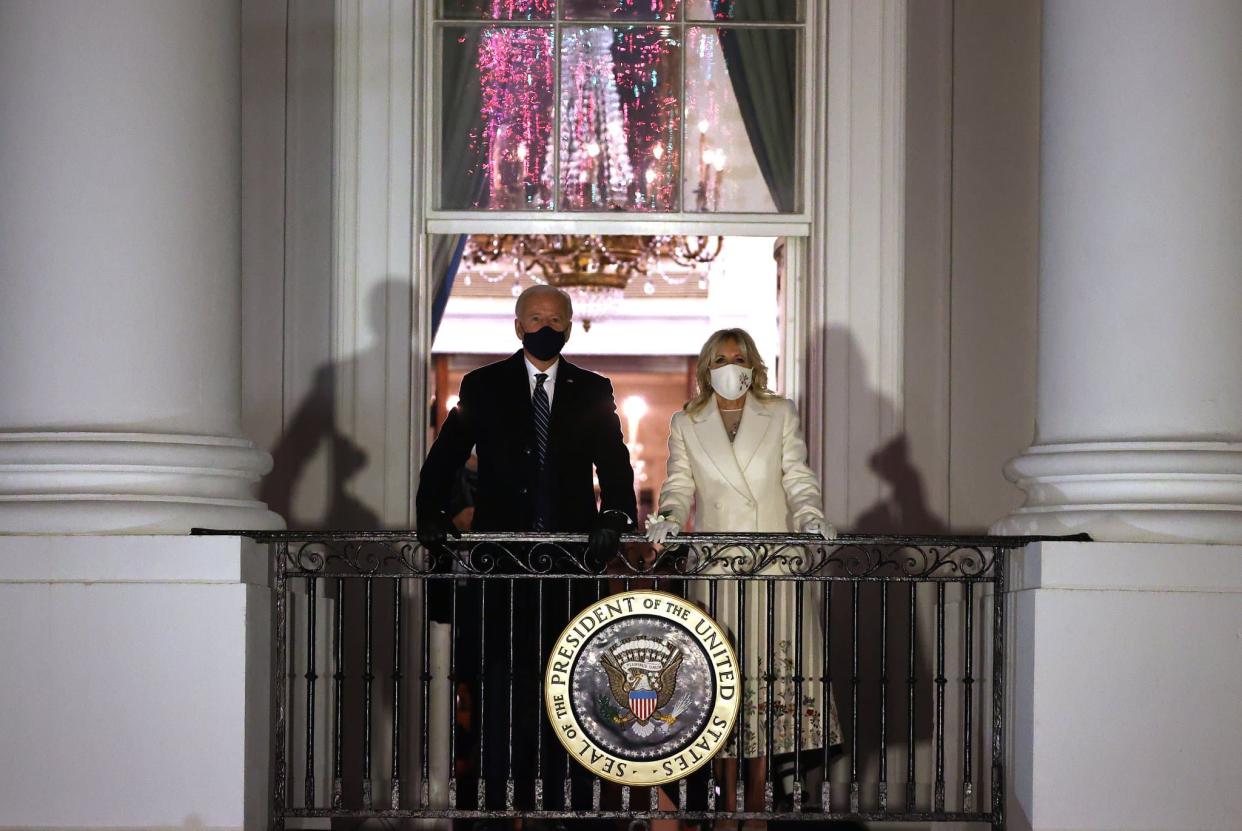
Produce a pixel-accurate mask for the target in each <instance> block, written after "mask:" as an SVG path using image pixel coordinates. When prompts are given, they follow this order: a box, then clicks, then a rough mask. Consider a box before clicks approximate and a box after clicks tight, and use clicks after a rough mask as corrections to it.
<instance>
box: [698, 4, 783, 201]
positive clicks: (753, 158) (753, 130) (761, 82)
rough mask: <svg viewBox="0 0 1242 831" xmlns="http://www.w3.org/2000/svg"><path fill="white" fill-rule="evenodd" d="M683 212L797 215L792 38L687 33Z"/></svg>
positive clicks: (772, 32)
mask: <svg viewBox="0 0 1242 831" xmlns="http://www.w3.org/2000/svg"><path fill="white" fill-rule="evenodd" d="M686 42H687V55H686V124H687V125H689V126H688V128H687V132H686V152H685V164H684V166H683V170H682V179H683V182H684V184H683V187H684V189H685V193H686V210H688V211H737V212H743V213H751V212H758V213H771V212H774V211H775V212H781V213H788V212H794V211H797V210H798V192H797V189H796V188H795V181H796V178H795V177H796V171H797V147H798V140H797V139H798V117H797V112H798V100H799V98H798V30H796V29H766V28H764V29H717V28H707V27H698V26H695V27H690V28H688V29H687V32H686Z"/></svg>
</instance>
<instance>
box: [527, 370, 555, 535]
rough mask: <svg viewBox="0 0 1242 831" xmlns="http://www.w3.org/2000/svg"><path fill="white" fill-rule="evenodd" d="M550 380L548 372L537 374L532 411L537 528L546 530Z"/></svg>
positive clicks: (532, 398) (550, 410) (550, 411)
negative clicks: (545, 386)
mask: <svg viewBox="0 0 1242 831" xmlns="http://www.w3.org/2000/svg"><path fill="white" fill-rule="evenodd" d="M546 380H548V374H547V373H546V372H540V373H538V374H537V375H535V394H534V395H532V396H531V399H530V404H531V412H532V414H533V416H534V421H535V453H536V459H537V460H538V463H539V473H538V475H537V477H536V493H535V530H536V531H545V530H547V527H548V518H549V517H548V514H549V513H550V511H549V508H550V506H549V505H548V504H547V501H548V497H549V494H548V493H547V490H548V487H547V485H548V483H547V467H548V424H549V423H550V422H551V420H552V407H551V405H550V404H549V403H548V391H547V390H546V389H544V386H543V382H544V381H546Z"/></svg>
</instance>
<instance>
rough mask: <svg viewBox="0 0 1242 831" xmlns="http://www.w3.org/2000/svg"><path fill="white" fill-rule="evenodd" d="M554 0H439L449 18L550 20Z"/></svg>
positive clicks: (445, 15) (553, 8) (441, 13)
mask: <svg viewBox="0 0 1242 831" xmlns="http://www.w3.org/2000/svg"><path fill="white" fill-rule="evenodd" d="M555 9H556V0H440V16H441V17H445V18H448V19H450V20H550V19H551V18H552V15H553V13H554V12H555Z"/></svg>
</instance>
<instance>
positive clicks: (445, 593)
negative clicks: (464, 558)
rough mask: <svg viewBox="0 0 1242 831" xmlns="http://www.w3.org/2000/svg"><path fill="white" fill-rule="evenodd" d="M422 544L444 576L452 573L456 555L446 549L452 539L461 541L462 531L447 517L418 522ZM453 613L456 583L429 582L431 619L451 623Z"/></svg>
mask: <svg viewBox="0 0 1242 831" xmlns="http://www.w3.org/2000/svg"><path fill="white" fill-rule="evenodd" d="M415 533H416V534H417V535H418V542H419V544H420V545H422V547H423V548H425V549H427V556H428V558H429V560H428V562H429V563H434V564H435V565H434V568H433V571H435V572H437V573H444V572H446V571H452V568H451V567H450V564H451V562H452V555H451V554H450V553H449V552H448V550H447V549H446V548H445V547H444V544H445V543H446V542H448V538H449V535H450V534H452V535H453V536H454V537H460V536H461V531H458V530H457V526H456V525H454V524H453V521H452V520H451V519H449V518H448V517H447V516H445V515H444V514H436V515H433V516H425V517H419V518H418V528H417V529H416V531H415ZM452 613H453V583H452V581H451V580H446V579H442V580H427V616H428V617H429V618H431V620H434V621H436V622H438V623H448V622H449V620H450V618H451V616H452Z"/></svg>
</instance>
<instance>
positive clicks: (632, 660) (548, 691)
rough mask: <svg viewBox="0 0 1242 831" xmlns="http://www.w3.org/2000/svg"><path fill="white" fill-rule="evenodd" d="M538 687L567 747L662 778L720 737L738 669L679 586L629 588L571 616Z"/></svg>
mask: <svg viewBox="0 0 1242 831" xmlns="http://www.w3.org/2000/svg"><path fill="white" fill-rule="evenodd" d="M543 689H544V702H545V703H546V705H547V710H548V718H549V719H551V721H552V726H553V728H554V730H555V731H556V735H557V737H558V738H559V739H560V741H561V744H563V745H565V748H566V750H568V751H569V755H570V756H572V757H573V758H575V759H577V760H578V761H579V762H580V763H581V764H583V765H585V766H586V767H587V768H588V769H590V770H591V771H592V772H593V773H595V774H598V775H599V776H602V777H604V778H605V779H611V780H612V781H614V782H619V783H621V784H623V785H662V784H664V783H665V782H672V781H674V780H677V779H681V778H682V777H683V776H686V775H687V774H689V773H691V772H692V771H694V770H696V769H697V768H699V767H701V766H703V765H704V764H706V763H707V761H708V760H709V759H711V758H712V756H714V755H715V754H716V752H717V751H719V750H720V749H721V748H722V747H723V746H724V745H725V742H726V741H727V740H728V738H729V732H730V731H731V730H732V729H733V722H734V720H735V719H736V718H737V711H738V696H739V695H740V690H741V673H740V671H739V669H738V663H737V657H736V656H735V655H734V654H733V647H732V646H731V645H730V644H729V640H728V638H727V637H726V635H725V633H724V631H723V630H722V629H721V628H720V627H719V626H718V625H717V624H716V621H714V620H712V619H711V618H710V617H708V615H707V613H706V612H705V611H703V610H702V609H701V608H699V607H698V606H696V605H695V604H693V603H691V602H690V601H688V600H685V599H684V598H681V597H677V596H676V595H672V594H666V593H665V592H656V591H634V592H625V593H623V594H614V595H612V596H611V597H606V598H604V599H602V600H600V601H599V602H597V603H594V604H592V605H591V606H589V607H587V608H586V609H585V610H583V611H582V612H581V613H580V614H578V615H577V616H576V617H575V618H574V619H573V620H571V621H570V622H569V625H568V626H566V627H565V631H563V632H561V635H560V637H559V638H557V640H556V642H555V643H554V644H553V645H552V655H551V657H550V658H549V659H548V667H547V672H546V674H545V676H544V685H543Z"/></svg>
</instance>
